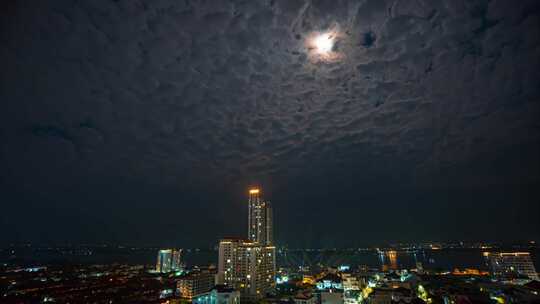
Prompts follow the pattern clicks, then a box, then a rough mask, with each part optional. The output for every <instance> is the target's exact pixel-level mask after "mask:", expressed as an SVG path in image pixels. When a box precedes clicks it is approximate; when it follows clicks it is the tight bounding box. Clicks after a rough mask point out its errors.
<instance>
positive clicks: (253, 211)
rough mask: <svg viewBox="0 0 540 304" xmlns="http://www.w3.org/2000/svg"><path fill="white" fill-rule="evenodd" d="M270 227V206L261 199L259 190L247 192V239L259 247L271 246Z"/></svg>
mask: <svg viewBox="0 0 540 304" xmlns="http://www.w3.org/2000/svg"><path fill="white" fill-rule="evenodd" d="M272 226H273V225H272V205H271V204H270V202H267V201H264V200H263V199H262V196H261V190H260V189H258V188H254V189H251V190H249V200H248V227H249V228H248V239H249V240H250V241H252V242H256V243H259V244H261V245H271V244H272V242H273V238H272V234H273V231H272Z"/></svg>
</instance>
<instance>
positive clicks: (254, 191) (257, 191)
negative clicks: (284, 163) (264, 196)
mask: <svg viewBox="0 0 540 304" xmlns="http://www.w3.org/2000/svg"><path fill="white" fill-rule="evenodd" d="M257 193H259V189H251V190H249V194H257Z"/></svg>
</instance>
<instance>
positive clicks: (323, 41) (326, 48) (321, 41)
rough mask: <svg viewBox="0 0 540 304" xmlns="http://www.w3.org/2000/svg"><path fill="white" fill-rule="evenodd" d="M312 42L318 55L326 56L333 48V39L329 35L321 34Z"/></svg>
mask: <svg viewBox="0 0 540 304" xmlns="http://www.w3.org/2000/svg"><path fill="white" fill-rule="evenodd" d="M314 42H315V48H316V49H317V52H318V53H319V54H327V53H329V52H330V51H332V48H333V47H334V38H333V37H332V35H330V34H321V35H319V36H318V37H316V38H315V41H314Z"/></svg>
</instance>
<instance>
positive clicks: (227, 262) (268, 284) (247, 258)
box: [218, 189, 276, 300]
mask: <svg viewBox="0 0 540 304" xmlns="http://www.w3.org/2000/svg"><path fill="white" fill-rule="evenodd" d="M248 209H249V216H248V221H249V226H248V239H247V240H245V239H242V238H227V239H222V240H221V241H220V242H219V261H218V264H219V266H218V283H220V284H225V285H227V286H229V287H233V288H235V289H237V290H239V291H240V293H241V296H242V298H244V299H247V300H257V299H260V298H263V297H264V296H265V295H266V293H268V292H269V291H271V290H272V288H273V287H274V276H275V273H276V256H275V254H276V249H275V247H274V246H272V241H273V238H272V208H271V206H270V203H269V202H265V201H263V200H262V198H261V191H260V189H251V190H249V200H248Z"/></svg>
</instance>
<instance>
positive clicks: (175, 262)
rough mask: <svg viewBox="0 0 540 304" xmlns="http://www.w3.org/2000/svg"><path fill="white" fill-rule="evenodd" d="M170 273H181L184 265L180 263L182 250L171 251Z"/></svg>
mask: <svg viewBox="0 0 540 304" xmlns="http://www.w3.org/2000/svg"><path fill="white" fill-rule="evenodd" d="M171 269H172V271H183V270H184V264H183V263H182V249H173V251H172V256H171Z"/></svg>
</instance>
